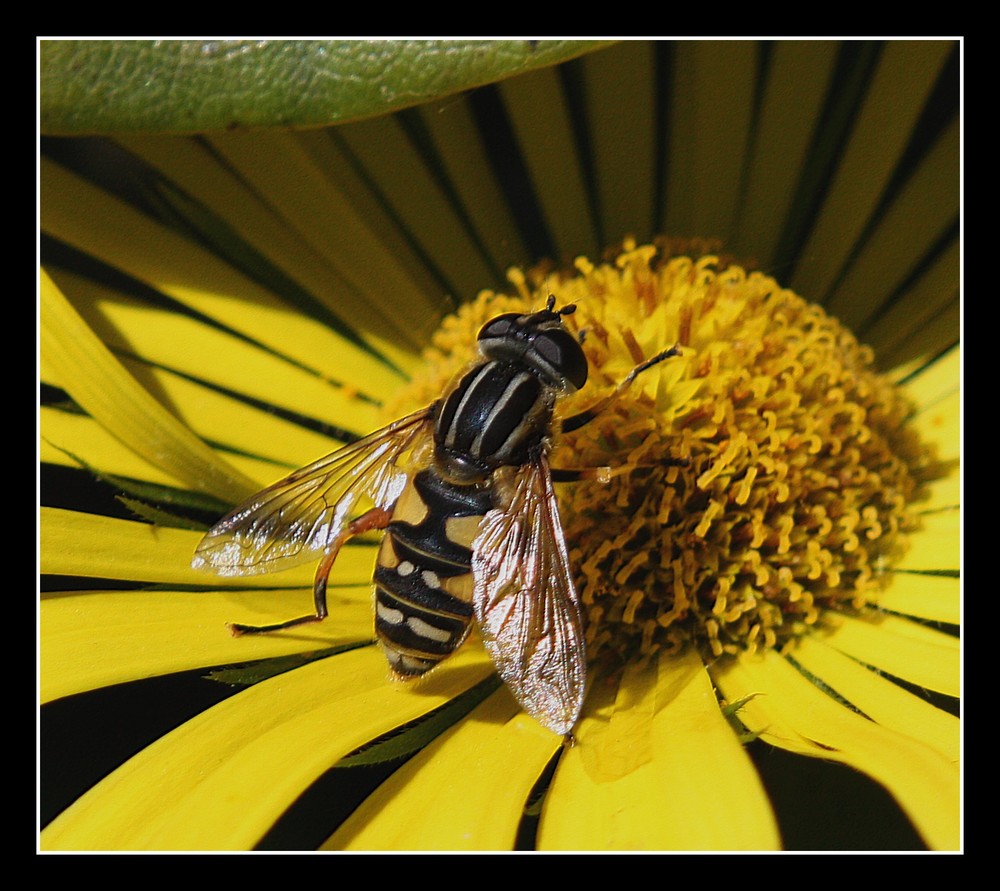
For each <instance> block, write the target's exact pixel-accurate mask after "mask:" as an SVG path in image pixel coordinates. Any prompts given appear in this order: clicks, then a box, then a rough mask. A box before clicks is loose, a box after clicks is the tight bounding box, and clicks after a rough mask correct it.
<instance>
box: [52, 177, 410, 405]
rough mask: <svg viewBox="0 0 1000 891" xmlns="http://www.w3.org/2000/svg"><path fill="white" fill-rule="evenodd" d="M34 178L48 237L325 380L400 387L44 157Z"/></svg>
mask: <svg viewBox="0 0 1000 891" xmlns="http://www.w3.org/2000/svg"><path fill="white" fill-rule="evenodd" d="M40 173H41V190H42V192H43V193H44V195H45V201H44V202H43V206H42V219H41V222H42V229H43V231H45V232H47V233H48V234H50V235H52V236H54V237H56V238H58V239H60V240H61V241H63V242H65V243H66V244H69V245H70V246H72V247H74V248H76V249H77V250H79V251H82V252H84V253H86V254H89V255H90V256H93V257H95V258H97V259H100V260H102V261H103V262H106V263H107V264H108V265H110V266H112V267H113V268H115V269H120V270H121V271H123V272H125V273H127V274H128V275H130V276H132V277H133V278H136V279H138V280H139V281H141V282H143V283H145V284H147V285H149V286H150V287H152V288H154V289H156V290H158V291H159V292H160V293H162V294H166V295H167V296H168V297H172V298H174V299H175V300H178V301H179V302H181V303H183V304H184V305H185V306H188V307H190V308H191V309H193V310H195V311H196V312H199V313H202V314H203V315H205V316H207V317H209V318H211V319H214V320H215V321H217V322H219V323H221V324H222V325H224V326H225V327H227V328H230V329H232V330H233V331H237V332H239V333H241V334H243V335H245V336H247V337H249V338H250V339H251V340H253V341H255V342H257V343H261V344H264V345H265V346H266V347H268V348H270V349H273V350H274V351H275V352H276V353H278V354H279V355H283V356H288V357H289V358H292V359H294V360H295V361H297V362H299V363H301V364H302V365H304V366H305V367H307V368H311V369H314V370H316V371H317V372H319V373H320V374H321V375H323V376H324V377H327V378H328V379H330V380H337V381H342V382H344V383H349V384H351V385H352V386H353V387H356V388H357V389H358V390H360V391H361V392H363V393H366V394H370V395H371V396H373V397H374V398H379V397H381V396H384V395H385V394H386V393H391V392H392V391H393V389H394V388H395V387H397V386H399V384H400V383H401V381H402V377H401V375H400V374H399V372H397V371H395V370H393V369H392V368H391V367H390V366H389V365H388V364H386V363H385V362H384V361H382V360H381V359H379V358H378V357H376V356H375V355H373V354H372V353H371V352H369V351H368V350H366V349H365V348H364V347H362V346H359V345H358V344H355V343H352V342H351V341H349V340H347V339H346V338H344V337H341V336H340V335H338V334H336V333H335V332H334V331H333V330H332V329H331V328H330V327H329V326H328V325H325V324H323V323H321V322H319V321H316V320H315V319H312V318H310V317H309V316H307V315H305V314H304V313H303V312H301V311H299V310H298V309H296V308H295V307H293V306H291V305H290V304H287V303H284V302H282V301H280V300H279V299H277V298H276V297H275V296H274V295H273V294H272V293H271V292H270V291H268V290H266V289H265V288H263V287H261V286H260V285H258V284H257V283H255V282H253V281H251V280H250V279H249V278H247V277H246V276H244V275H242V274H241V273H239V272H237V271H236V270H235V269H234V268H233V267H232V266H230V265H229V264H228V263H226V262H224V261H223V260H221V259H220V258H219V257H217V256H215V254H213V253H211V252H210V251H208V250H206V249H204V248H201V247H199V246H198V245H196V244H195V243H194V242H191V241H188V240H187V239H185V238H184V237H182V236H180V235H178V234H177V233H176V232H175V231H174V230H172V229H168V228H167V227H165V226H161V225H159V224H158V223H156V222H154V221H153V220H152V219H151V218H149V217H147V216H146V215H145V214H142V213H140V212H139V211H137V210H134V209H133V208H131V207H130V206H128V205H126V204H125V203H123V202H121V201H118V200H116V199H114V198H112V197H111V196H110V195H108V194H107V193H106V192H103V191H101V190H100V189H98V188H96V187H95V186H92V185H90V184H89V183H87V182H86V181H85V180H83V179H81V178H79V177H77V176H75V175H74V174H72V173H70V172H69V171H67V170H65V169H64V168H62V167H60V166H59V165H58V164H55V163H53V162H52V161H49V160H47V159H45V158H43V159H42V161H41V165H40Z"/></svg>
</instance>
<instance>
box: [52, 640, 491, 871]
mask: <svg viewBox="0 0 1000 891" xmlns="http://www.w3.org/2000/svg"><path fill="white" fill-rule="evenodd" d="M491 671H492V665H490V663H489V660H488V659H487V658H486V656H485V654H484V653H483V652H482V651H481V650H478V649H474V648H470V647H467V648H465V649H464V650H463V651H462V652H460V653H458V654H456V655H455V656H454V657H453V658H452V659H451V660H449V662H448V663H447V665H446V666H442V667H441V668H440V669H438V671H437V672H435V673H434V675H433V676H432V677H431V678H428V679H427V680H426V681H425V682H423V683H421V684H419V685H412V684H410V685H405V684H392V683H390V682H389V681H388V680H387V679H386V676H387V674H388V672H387V669H386V663H385V658H384V656H382V654H381V653H380V652H379V651H378V650H377V648H375V647H368V648H365V649H363V650H353V651H351V652H348V653H344V654H341V655H339V656H336V657H333V658H330V659H325V660H323V661H321V662H314V663H312V664H310V665H306V666H303V667H302V668H298V669H296V670H295V671H291V672H287V673H286V674H283V675H279V676H277V677H274V678H271V679H269V680H266V681H263V682H261V683H259V684H256V685H255V686H253V687H250V688H249V689H247V690H244V691H243V692H241V693H238V694H236V695H235V696H232V697H230V698H229V699H227V700H225V701H224V702H221V703H219V704H218V705H217V706H215V707H213V708H211V709H208V710H207V711H205V712H203V713H201V714H200V715H198V716H197V717H195V718H193V719H192V720H190V721H188V722H187V723H186V724H183V725H181V726H180V727H178V728H177V729H176V730H174V731H172V732H171V733H169V734H167V735H166V736H164V737H161V738H160V739H158V740H157V741H156V742H155V743H153V744H152V745H150V746H149V747H147V748H146V749H143V751H141V752H140V753H139V754H137V755H136V756H135V757H133V758H131V759H130V760H129V761H127V762H126V763H125V764H124V765H122V767H120V768H119V769H118V770H116V771H115V772H114V773H112V774H110V775H109V776H108V777H106V778H105V779H104V780H102V781H101V782H100V783H98V784H97V785H96V786H94V787H93V788H92V789H91V790H90V791H89V792H87V793H86V794H85V795H84V796H83V797H82V798H80V799H79V800H77V801H76V802H75V803H74V804H73V805H71V806H70V807H69V808H67V810H65V811H63V813H62V814H60V815H59V816H58V817H57V818H56V819H55V820H54V821H53V822H52V823H51V824H50V825H49V826H48V827H47V828H46V829H45V831H44V832H43V833H42V838H41V845H42V848H43V849H44V850H49V851H58V850H74V851H81V850H83V851H101V850H112V851H131V850H147V851H204V850H247V849H249V848H252V847H253V846H254V845H255V844H256V843H257V842H258V841H259V840H260V839H261V837H262V836H263V835H264V834H265V833H266V832H267V830H268V829H269V828H270V827H271V825H272V824H273V822H274V820H275V817H276V815H278V814H281V813H283V812H284V810H285V809H286V808H287V807H288V806H289V805H290V804H291V803H292V802H294V801H295V799H296V798H298V796H299V795H300V794H301V793H302V792H303V791H304V790H305V789H307V788H308V787H309V785H310V784H311V783H312V782H314V781H315V780H316V779H317V778H318V777H319V776H320V775H322V774H323V772H324V771H326V770H327V769H329V768H330V767H332V766H333V765H334V764H335V763H336V761H337V760H338V759H339V758H341V757H343V756H344V755H345V754H347V753H348V752H350V751H352V750H353V749H355V748H357V747H359V746H361V745H362V744H364V743H365V742H367V741H369V740H371V739H373V738H375V737H377V736H379V735H381V734H383V733H387V732H388V731H389V730H392V729H393V728H394V727H398V726H399V725H400V724H403V723H406V722H407V721H411V720H414V719H415V718H417V717H419V716H420V715H422V714H425V713H426V712H427V711H429V710H431V709H433V708H436V707H438V706H440V705H442V704H443V703H445V702H447V701H448V700H449V699H450V698H452V697H454V696H456V695H457V694H458V693H460V692H462V691H464V690H466V689H468V687H470V686H472V685H473V684H475V683H478V682H479V681H480V680H482V679H483V678H484V677H485V676H486V675H488V674H489V673H490V672H491Z"/></svg>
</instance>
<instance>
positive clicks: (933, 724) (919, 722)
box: [793, 635, 960, 763]
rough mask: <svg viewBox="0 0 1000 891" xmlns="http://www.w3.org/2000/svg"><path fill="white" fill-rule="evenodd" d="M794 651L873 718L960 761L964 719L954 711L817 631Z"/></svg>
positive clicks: (813, 671)
mask: <svg viewBox="0 0 1000 891" xmlns="http://www.w3.org/2000/svg"><path fill="white" fill-rule="evenodd" d="M793 655H794V657H795V661H796V662H797V663H799V665H801V666H802V667H803V668H805V669H806V670H807V671H808V672H809V673H810V674H812V675H814V676H816V677H817V678H819V679H820V680H821V681H823V683H824V684H826V685H827V686H829V687H830V688H831V689H833V690H835V691H836V692H837V693H839V694H840V695H841V696H842V697H844V699H846V700H847V701H848V702H850V703H851V704H852V705H853V706H855V707H856V708H858V709H860V710H861V711H862V712H864V713H865V714H866V715H867V716H868V717H869V718H871V719H872V720H873V721H876V722H877V723H879V724H881V725H882V726H883V727H889V728H891V729H892V730H898V731H900V732H901V733H905V734H906V735H907V736H911V737H913V738H914V739H918V740H921V741H922V742H925V743H927V745H929V746H932V747H933V748H935V749H937V750H938V751H940V752H941V753H942V754H943V755H945V757H947V758H948V759H949V760H950V761H954V762H955V763H957V762H958V758H959V748H960V738H959V727H960V722H959V719H958V718H957V717H955V716H954V715H951V714H948V712H945V711H942V710H941V709H939V708H935V707H934V706H933V705H931V704H930V703H929V702H927V700H925V699H921V698H920V697H919V696H914V695H913V694H912V693H910V692H908V691H907V690H904V689H903V688H902V687H899V686H897V685H896V684H894V683H892V681H890V680H887V679H886V678H883V677H880V676H879V675H878V674H877V673H876V672H874V671H871V670H870V669H867V668H865V667H864V666H863V665H861V664H859V663H858V662H855V661H854V660H853V659H849V658H848V657H847V656H844V655H842V654H841V653H839V652H837V650H835V649H833V647H831V646H829V645H828V644H826V643H824V642H822V641H821V640H820V638H819V637H818V636H816V635H813V636H812V637H805V638H802V640H800V641H799V643H798V645H797V646H796V647H795V650H794V652H793Z"/></svg>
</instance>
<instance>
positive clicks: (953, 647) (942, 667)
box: [826, 615, 961, 696]
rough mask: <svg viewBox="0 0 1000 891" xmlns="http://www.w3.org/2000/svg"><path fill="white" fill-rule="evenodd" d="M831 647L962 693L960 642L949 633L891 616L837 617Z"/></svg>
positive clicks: (905, 677)
mask: <svg viewBox="0 0 1000 891" xmlns="http://www.w3.org/2000/svg"><path fill="white" fill-rule="evenodd" d="M831 621H836V626H837V627H836V630H835V631H834V632H833V633H831V634H830V635H829V636H828V637H827V638H826V640H827V642H828V643H829V644H830V646H832V647H834V648H835V649H838V650H840V651H841V652H842V653H846V654H847V655H848V656H853V657H854V658H855V659H857V660H858V661H860V662H864V663H865V664H866V665H871V666H872V667H874V668H878V669H881V670H882V671H885V672H888V673H889V674H891V675H893V676H894V677H898V678H901V679H902V680H904V681H909V682H910V683H912V684H918V685H919V686H921V687H928V688H929V689H931V690H937V691H938V692H939V693H946V694H947V695H948V696H959V695H960V693H961V660H960V658H959V656H960V652H961V642H960V641H959V640H958V638H956V637H952V636H951V635H950V634H944V633H943V632H941V631H935V630H934V629H933V628H928V627H926V626H925V625H921V624H918V623H917V622H911V621H909V620H908V619H904V618H901V617H899V616H892V615H879V616H874V617H870V618H864V619H856V618H852V617H850V616H838V617H836V619H835V620H831Z"/></svg>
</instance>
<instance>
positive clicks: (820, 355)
mask: <svg viewBox="0 0 1000 891" xmlns="http://www.w3.org/2000/svg"><path fill="white" fill-rule="evenodd" d="M675 244H676V243H675ZM670 248H671V243H669V242H667V241H666V240H663V241H662V242H657V244H651V245H641V246H636V245H635V244H634V243H629V242H626V243H625V244H624V245H623V246H622V247H621V248H620V249H619V250H618V251H617V252H615V253H614V254H612V255H609V256H608V258H606V259H604V260H602V261H600V262H594V261H591V260H587V259H583V258H581V259H578V260H577V261H576V262H575V264H574V265H573V267H572V268H570V269H568V270H567V269H562V270H554V269H551V268H550V269H535V270H530V271H522V270H512V271H511V272H509V273H508V279H509V281H510V285H511V288H510V293H508V294H502V293H496V292H493V291H484V292H482V293H481V294H480V295H479V296H478V298H477V299H476V300H474V301H472V302H470V303H468V304H466V305H464V306H463V307H462V308H461V309H460V310H459V311H458V312H457V313H456V314H455V315H452V316H449V317H448V318H446V319H445V320H444V321H443V323H442V325H441V327H440V328H439V330H438V331H437V333H436V334H435V336H434V338H433V341H432V344H431V346H430V347H429V348H428V350H427V351H426V356H425V358H426V365H425V370H424V371H423V373H422V374H420V375H419V376H418V377H417V378H416V379H414V381H413V382H412V384H411V385H410V386H409V387H408V388H407V390H406V391H405V392H404V393H402V394H400V395H399V397H398V399H397V401H396V402H394V404H393V405H392V406H389V407H387V408H388V410H390V411H391V412H392V413H393V414H394V416H398V415H400V414H402V413H403V412H404V411H406V410H409V409H412V408H414V407H416V406H419V405H421V404H426V403H427V402H429V401H432V400H433V399H436V398H438V397H439V396H440V394H441V392H442V390H443V389H444V388H445V387H446V386H447V384H448V382H449V381H450V380H451V379H452V378H453V377H454V376H455V374H456V373H458V372H459V371H461V370H462V369H463V368H464V367H465V366H466V365H467V364H468V363H469V362H470V361H472V360H474V359H475V356H476V352H475V349H476V347H475V344H476V334H477V332H478V330H479V328H480V327H481V326H482V325H483V324H484V323H485V322H486V321H488V320H489V319H491V318H492V317H494V316H496V315H498V314H499V313H503V312H528V311H535V310H538V309H540V308H541V307H543V306H544V305H545V302H546V299H547V298H548V296H549V295H550V294H551V295H554V296H555V300H556V304H555V305H556V306H557V307H558V306H565V305H567V304H575V305H576V312H575V313H573V314H572V315H568V316H565V319H564V324H565V325H566V326H567V328H569V330H571V331H573V332H574V333H575V334H577V335H578V336H579V337H580V338H582V342H583V347H584V351H585V352H586V354H587V359H588V362H589V364H590V376H589V379H588V382H587V384H586V386H584V387H583V389H582V390H580V391H579V392H578V393H574V394H572V395H570V396H566V397H564V398H563V399H561V400H560V402H559V404H558V407H557V417H559V416H565V415H570V414H573V413H574V412H578V411H582V410H584V409H586V408H588V407H590V406H592V405H594V404H596V403H599V402H600V401H601V399H602V398H604V397H606V396H608V395H610V394H611V393H612V392H613V391H614V390H615V387H616V386H617V385H618V384H619V383H620V382H621V381H622V380H624V379H625V378H626V376H627V375H628V374H629V372H630V371H631V369H632V368H633V367H635V365H637V364H638V363H640V362H642V361H643V360H644V359H647V358H649V357H651V356H653V355H655V354H656V353H658V352H660V351H662V350H665V349H667V348H669V347H671V346H673V345H675V344H677V345H679V347H680V355H678V356H676V357H672V358H669V359H667V360H664V361H663V362H661V363H660V364H658V365H656V366H654V367H653V368H651V369H649V370H648V371H646V372H643V373H642V374H640V375H639V376H638V377H637V378H636V379H635V381H634V382H633V383H632V384H631V386H629V387H628V388H627V389H626V390H625V391H624V392H623V393H622V394H621V395H620V396H619V397H618V398H616V399H615V400H613V401H612V402H611V403H610V405H609V406H608V407H607V408H606V409H605V410H604V411H602V412H601V413H599V414H598V415H597V417H595V418H594V420H592V421H590V422H589V423H587V424H586V425H584V426H582V427H580V428H579V429H577V430H575V431H573V432H572V433H568V434H566V435H565V436H560V435H558V434H555V435H554V436H553V440H552V452H551V456H550V464H551V465H552V467H554V468H570V469H574V470H579V469H587V468H590V469H594V470H597V469H599V468H609V469H610V470H609V471H608V472H604V473H591V474H589V475H584V477H583V478H582V479H580V480H579V481H577V482H572V483H566V484H559V485H557V493H558V497H559V506H560V515H561V517H562V523H563V530H564V535H565V540H566V545H567V549H568V552H569V557H570V562H571V564H572V566H573V567H574V572H575V576H574V581H575V583H576V587H577V591H578V593H579V596H580V600H581V602H582V604H583V609H584V613H585V616H586V623H587V646H588V654H589V656H590V658H591V659H592V660H597V661H602V662H604V663H605V664H611V665H613V664H616V663H620V662H625V661H630V660H633V659H636V658H644V657H648V656H650V655H652V654H653V653H656V652H658V651H661V650H665V651H668V652H673V651H677V650H680V649H681V648H683V647H688V646H694V647H698V648H699V649H700V650H701V651H702V652H703V653H704V654H705V656H706V657H707V658H719V657H721V656H723V655H725V654H735V653H737V652H739V651H745V650H749V651H755V650H759V649H764V648H783V647H785V646H787V645H789V644H790V643H791V642H793V641H794V639H795V638H797V637H798V636H800V635H802V634H805V633H807V632H811V631H814V630H815V629H817V628H822V627H823V626H824V623H827V622H829V621H830V620H831V619H832V617H833V616H834V615H835V614H836V613H857V612H859V611H862V610H865V609H868V608H871V607H873V606H877V603H878V599H879V593H880V590H881V586H882V584H883V581H884V578H885V575H884V574H885V570H886V568H887V567H889V566H891V565H892V563H893V562H894V561H895V560H897V559H898V557H899V556H900V555H901V554H902V553H903V551H904V550H905V548H906V542H907V535H908V533H909V532H911V531H913V530H914V529H915V528H916V525H917V521H916V519H915V516H916V514H915V513H914V512H913V511H912V509H911V508H910V507H909V505H910V504H912V502H913V501H914V499H915V497H916V496H917V494H918V491H919V488H920V479H921V475H920V466H921V464H922V462H924V461H925V460H926V459H925V457H924V455H923V453H922V451H921V449H920V448H919V446H918V445H915V444H914V442H913V439H912V435H911V434H910V433H909V431H908V430H907V428H906V427H905V421H906V419H907V417H908V414H909V412H910V407H909V406H908V404H907V403H906V402H905V400H904V399H903V397H902V396H901V394H900V393H899V392H898V391H897V390H896V389H895V387H894V385H893V384H892V383H891V382H890V381H889V380H888V379H887V378H886V377H884V376H882V375H880V374H879V373H878V372H877V371H876V370H875V367H874V359H873V355H872V352H871V350H870V349H868V348H867V347H865V346H862V345H861V344H859V342H858V341H857V340H856V338H855V337H854V335H853V334H851V333H850V332H849V331H848V330H846V329H845V328H844V327H843V326H842V325H841V324H840V323H839V322H837V320H836V319H834V318H832V317H830V316H829V315H827V314H826V313H825V312H824V311H823V309H821V308H820V307H818V306H815V305H812V304H810V303H808V302H807V301H806V300H804V299H802V298H801V297H799V296H798V295H796V294H794V293H793V292H791V291H789V290H786V289H784V288H782V287H781V286H780V285H779V284H778V283H777V282H776V281H775V280H774V279H773V278H771V277H769V276H767V275H764V274H762V273H759V272H750V271H747V270H745V269H744V268H742V267H740V266H736V265H732V264H730V263H728V262H727V261H725V260H723V259H721V258H720V257H719V256H718V255H717V254H703V255H700V256H699V255H697V253H695V255H694V256H686V255H678V254H677V252H676V251H672V250H671V249H670Z"/></svg>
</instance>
